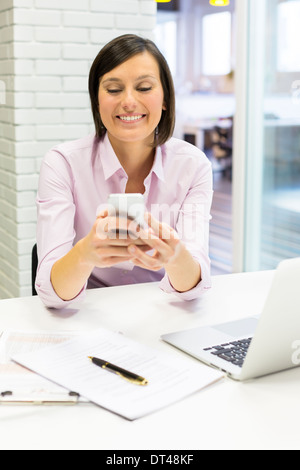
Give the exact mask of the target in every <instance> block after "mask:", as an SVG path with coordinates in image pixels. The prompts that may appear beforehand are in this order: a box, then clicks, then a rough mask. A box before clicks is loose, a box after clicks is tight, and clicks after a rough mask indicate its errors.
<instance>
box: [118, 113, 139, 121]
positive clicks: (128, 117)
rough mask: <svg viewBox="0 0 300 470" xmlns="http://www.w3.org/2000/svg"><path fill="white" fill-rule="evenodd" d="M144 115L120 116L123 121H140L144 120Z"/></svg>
mask: <svg viewBox="0 0 300 470" xmlns="http://www.w3.org/2000/svg"><path fill="white" fill-rule="evenodd" d="M142 117H143V115H142V114H140V115H138V116H119V118H120V119H121V121H127V122H128V121H138V120H139V119H142Z"/></svg>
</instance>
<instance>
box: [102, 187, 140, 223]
mask: <svg viewBox="0 0 300 470" xmlns="http://www.w3.org/2000/svg"><path fill="white" fill-rule="evenodd" d="M107 203H108V211H109V214H110V215H115V216H117V217H126V218H127V219H130V220H134V221H135V222H136V223H137V224H138V225H139V226H140V227H144V226H145V220H144V215H145V201H144V196H143V195H142V194H140V193H129V194H111V195H110V196H109V197H108V201H107Z"/></svg>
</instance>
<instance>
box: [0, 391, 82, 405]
mask: <svg viewBox="0 0 300 470" xmlns="http://www.w3.org/2000/svg"><path fill="white" fill-rule="evenodd" d="M79 399H80V395H79V394H78V393H75V392H69V393H66V394H58V393H57V394H55V393H46V392H45V393H40V394H29V393H22V392H18V393H13V392H11V391H9V390H7V391H4V392H0V405H46V406H49V405H77V403H78V402H79Z"/></svg>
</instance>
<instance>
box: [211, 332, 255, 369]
mask: <svg viewBox="0 0 300 470" xmlns="http://www.w3.org/2000/svg"><path fill="white" fill-rule="evenodd" d="M251 341H252V338H246V339H241V340H239V341H233V342H232V343H226V344H220V345H219V346H212V347H210V348H206V349H204V351H210V353H211V354H212V355H213V356H218V357H219V358H220V359H224V361H227V362H231V363H232V364H234V365H235V366H238V367H242V366H243V364H244V361H245V359H246V356H247V352H248V349H249V346H250V344H251Z"/></svg>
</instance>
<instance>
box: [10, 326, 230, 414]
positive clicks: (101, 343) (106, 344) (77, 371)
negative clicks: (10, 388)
mask: <svg viewBox="0 0 300 470" xmlns="http://www.w3.org/2000/svg"><path fill="white" fill-rule="evenodd" d="M88 356H94V357H98V358H100V359H103V360H106V361H109V362H111V363H113V364H116V365H118V366H119V367H122V368H124V369H126V370H129V371H131V372H134V373H136V374H138V375H141V376H142V377H144V378H146V379H147V380H148V381H149V385H147V386H144V387H142V386H138V385H134V384H132V383H129V382H127V381H125V380H124V379H122V378H120V377H119V376H117V375H115V374H112V373H110V372H108V371H107V370H103V369H101V368H100V367H97V366H95V365H94V364H93V363H92V362H91V361H90V360H89V359H88ZM12 359H13V360H14V361H16V362H18V363H20V364H22V365H23V366H25V367H28V368H29V369H32V370H33V371H35V372H37V373H39V374H41V375H42V376H44V377H46V378H48V379H50V380H53V381H54V382H56V383H57V384H59V385H62V386H63V387H66V388H68V389H69V390H73V391H75V392H77V393H79V394H80V395H81V396H83V397H85V398H86V399H88V400H90V401H92V402H94V403H96V404H98V405H100V406H101V407H103V408H106V409H108V410H111V411H113V412H114V413H116V414H119V415H121V416H123V417H125V418H127V419H130V420H134V419H137V418H139V417H141V416H144V415H147V414H149V413H151V412H153V411H156V410H158V409H160V408H162V407H164V406H167V405H170V404H172V403H175V402H177V401H178V400H181V399H182V398H184V397H186V396H188V395H191V394H193V393H195V392H196V391H198V390H200V389H202V388H204V387H206V386H208V385H209V384H211V383H213V382H215V381H217V380H220V379H221V378H222V377H223V375H222V374H221V373H220V372H218V371H216V370H213V369H210V368H209V367H206V366H204V365H201V364H200V363H199V364H198V363H195V362H194V361H192V360H191V359H188V358H180V357H179V356H177V355H174V356H172V355H169V354H165V353H161V352H159V351H156V350H154V349H152V348H149V347H146V346H142V345H140V344H138V343H136V342H134V341H132V340H130V339H128V338H126V337H124V336H122V335H120V334H116V333H112V332H110V331H107V330H103V329H100V330H98V331H96V332H93V333H89V334H85V335H82V336H80V337H77V338H75V339H72V340H70V341H67V342H64V343H62V344H59V345H57V346H52V347H49V348H47V349H43V350H41V351H39V352H36V353H27V354H16V355H13V356H12Z"/></svg>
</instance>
